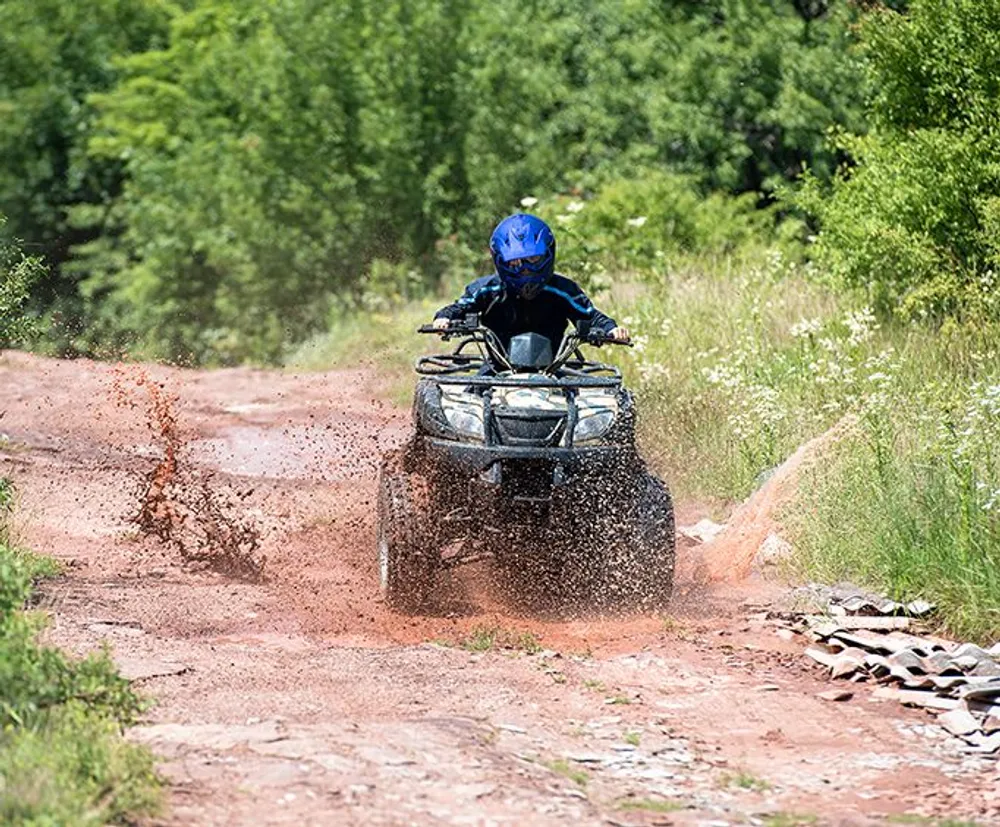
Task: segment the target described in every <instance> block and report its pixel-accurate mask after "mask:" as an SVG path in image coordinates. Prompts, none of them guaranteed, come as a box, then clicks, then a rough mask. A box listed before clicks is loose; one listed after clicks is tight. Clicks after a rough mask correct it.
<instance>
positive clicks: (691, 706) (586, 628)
mask: <svg viewBox="0 0 1000 827" xmlns="http://www.w3.org/2000/svg"><path fill="white" fill-rule="evenodd" d="M122 370H123V371H124V376H125V378H126V379H127V380H128V381H133V382H134V376H135V375H137V374H136V373H135V371H141V372H142V375H143V376H145V377H146V381H149V382H153V383H155V387H157V388H160V386H161V384H162V389H163V391H164V393H168V394H174V395H176V396H177V398H178V399H177V402H176V408H175V413H176V428H177V437H176V456H177V457H179V458H180V459H179V460H178V461H183V462H186V463H188V464H189V467H191V468H193V469H194V470H195V471H196V472H197V475H198V478H199V479H201V480H202V481H205V480H209V481H210V482H209V484H210V485H211V490H212V491H213V493H214V494H215V495H217V496H219V497H220V498H221V501H222V502H225V503H226V504H227V507H232V508H233V509H234V510H233V512H232V514H234V515H235V516H237V517H238V518H239V519H240V520H243V521H247V522H249V523H251V524H252V525H253V526H254V529H255V530H256V531H257V532H258V533H259V548H258V551H259V553H260V554H262V555H266V557H267V566H266V568H265V570H264V573H263V578H262V579H261V580H259V581H257V582H244V581H241V580H238V579H232V578H231V577H227V576H224V575H220V574H219V573H217V572H215V571H212V570H211V569H210V568H206V567H205V566H204V565H201V564H200V563H201V562H203V561H195V563H196V564H195V565H193V566H192V565H191V563H190V561H185V560H184V559H183V558H182V556H181V555H180V554H179V553H178V550H177V548H176V547H172V546H171V545H170V544H169V543H167V544H164V543H162V542H161V541H160V539H159V538H157V537H145V536H143V535H142V534H141V533H140V532H138V531H137V530H136V526H135V525H134V524H133V523H132V522H130V519H129V518H130V517H132V516H134V515H135V513H136V510H137V505H138V500H137V498H136V487H135V484H136V482H137V481H141V480H143V479H148V475H150V474H151V473H153V469H156V468H158V467H162V463H163V462H164V460H165V459H166V456H167V453H168V452H167V451H166V450H165V449H164V447H163V446H162V445H158V444H157V442H156V440H154V439H152V438H151V435H150V431H149V428H148V422H147V421H145V417H144V416H143V415H142V412H143V410H144V406H143V405H139V406H136V407H135V408H123V407H121V406H119V405H116V404H115V397H114V385H115V380H116V376H117V379H118V381H119V383H120V382H121V380H122V373H121V371H122ZM377 391H378V388H377V385H376V381H375V377H374V375H373V374H372V373H371V372H368V371H364V370H357V371H352V372H339V373H332V374H313V375H300V376H295V375H291V374H283V373H279V372H273V371H259V370H250V369H233V370H220V371H211V372H209V371H205V372H201V371H184V370H178V369H173V368H165V367H160V366H145V367H143V368H135V367H127V368H123V369H119V371H118V373H117V374H116V372H115V370H114V369H113V368H112V367H110V366H107V365H101V364H96V363H90V362H86V361H78V362H72V363H69V362H61V361H57V360H46V359H40V358H36V357H29V356H24V355H21V354H11V353H6V354H2V355H0V409H4V410H6V412H7V413H6V416H5V418H4V419H3V420H2V423H0V424H2V430H3V431H4V433H6V434H7V439H6V441H5V442H4V447H3V448H2V449H0V474H11V475H13V476H14V477H15V478H16V480H17V482H18V485H19V487H20V491H21V502H20V512H19V513H20V515H21V520H20V531H21V534H22V536H23V537H24V539H25V540H26V541H27V543H28V544H30V545H31V546H32V547H33V548H35V549H36V550H37V551H40V552H43V553H50V554H53V555H55V556H57V557H59V558H61V559H63V560H65V561H67V562H68V563H69V565H68V568H67V572H66V574H65V575H64V576H63V577H62V578H61V579H60V580H59V581H56V582H54V583H51V584H49V585H47V586H46V587H45V606H46V607H47V608H49V609H50V610H51V611H53V613H54V625H53V627H52V628H51V630H50V632H49V637H50V638H51V639H52V640H53V641H54V642H55V643H58V644H59V645H63V646H66V647H68V648H70V649H71V650H74V651H85V650H87V649H89V648H93V647H94V646H96V645H99V644H100V643H102V642H106V643H108V644H109V645H110V646H111V647H112V649H113V651H114V653H115V656H116V658H117V659H118V660H119V662H120V663H121V664H122V666H123V668H124V669H125V671H126V673H127V674H129V675H130V676H131V677H133V678H134V679H135V680H137V681H138V685H139V686H140V688H142V689H143V690H144V691H147V692H148V693H150V694H151V695H152V696H154V697H155V698H156V699H157V703H156V706H155V707H154V708H153V709H152V710H151V711H150V713H149V715H150V719H149V722H148V724H147V725H146V726H143V727H140V728H138V729H137V730H135V731H134V732H133V734H132V737H135V738H137V739H139V740H143V741H145V742H147V743H149V744H150V745H151V746H152V747H153V748H154V749H155V750H156V751H157V752H158V753H159V754H160V755H161V756H163V758H164V763H163V771H164V773H165V774H166V776H167V777H168V778H169V780H170V781H171V788H170V805H171V810H170V813H169V814H168V815H167V816H166V817H165V818H164V823H169V824H177V825H180V824H211V825H215V824H219V825H222V824H261V823H267V824H272V823H273V824H386V825H396V824H419V825H423V824H468V823H476V824H479V823H482V824H486V823H494V824H527V823H531V824H564V823H566V822H567V821H569V820H571V819H572V820H574V821H576V822H579V823H580V824H607V823H609V820H610V822H611V823H619V824H638V825H641V824H653V823H664V822H663V818H664V816H663V814H662V813H659V814H658V813H657V812H656V811H654V810H653V809H643V807H644V806H645V805H647V804H649V802H661V803H662V802H672V803H671V805H670V806H671V807H673V805H674V804H676V805H677V806H678V807H680V808H681V809H679V810H677V811H676V812H672V813H670V815H669V819H670V820H671V822H672V823H675V824H705V823H708V822H718V823H720V824H721V823H722V822H725V823H727V824H730V823H731V824H742V823H752V822H751V820H752V819H754V818H756V819H757V820H758V821H761V820H762V818H763V816H762V814H767V813H775V812H779V811H780V812H785V813H806V814H813V815H815V816H816V817H817V822H816V823H819V824H878V823H883V817H884V816H885V815H886V814H891V813H900V812H923V813H926V814H928V815H933V814H948V815H950V816H953V817H954V816H958V815H964V816H966V817H971V816H977V815H978V816H980V817H982V816H983V815H984V814H986V813H990V812H992V810H990V809H989V808H990V807H991V806H993V805H991V804H990V803H989V802H988V801H987V800H986V799H984V798H983V795H982V792H983V790H984V789H988V788H989V785H990V784H991V783H993V784H995V783H996V782H997V781H1000V778H997V777H996V776H995V775H989V770H988V769H984V768H983V767H982V766H979V765H976V766H973V765H971V764H968V763H967V762H966V759H964V758H963V757H961V756H958V755H954V754H952V753H951V752H949V751H948V745H947V744H946V743H939V742H937V741H934V740H932V739H927V738H924V737H922V736H920V735H919V732H920V729H919V728H920V726H922V722H923V718H922V717H921V716H920V715H919V714H917V713H912V712H906V711H899V712H898V713H897V712H896V710H895V709H893V710H892V714H887V710H886V707H885V706H883V705H881V704H870V703H867V704H866V703H864V702H860V701H859V702H858V703H851V704H848V705H832V704H826V703H824V702H822V701H820V700H818V699H817V698H816V697H815V695H816V693H817V692H818V691H820V690H822V689H823V688H825V684H824V683H823V681H822V679H821V677H819V676H817V675H816V674H815V673H812V672H810V671H809V670H808V669H807V668H804V667H803V666H802V661H801V658H800V648H801V647H800V645H799V644H798V643H796V642H787V641H783V640H780V639H778V638H776V637H775V636H774V635H773V634H772V633H771V631H770V629H768V628H767V627H766V625H764V624H761V623H759V622H758V621H757V620H755V619H754V617H755V613H757V612H760V611H761V609H762V607H764V606H766V604H767V601H768V600H769V599H770V596H771V594H770V592H769V591H768V589H769V588H771V587H768V586H767V585H766V584H762V583H758V582H744V583H737V584H728V585H725V586H712V587H706V586H704V585H702V584H700V583H699V582H698V580H697V578H696V577H695V576H694V572H696V571H697V570H698V565H697V563H698V561H697V559H696V557H695V555H694V553H693V550H692V549H690V548H688V549H684V548H682V549H681V550H680V553H681V559H680V562H681V567H680V572H679V577H678V590H679V593H680V599H679V600H678V601H677V605H676V606H675V608H674V610H673V611H672V612H671V616H670V617H669V618H667V619H666V620H664V619H662V618H656V617H631V618H581V619H578V620H573V621H555V620H548V619H545V618H539V617H535V616H529V615H525V614H522V613H518V612H515V611H512V610H511V609H509V608H508V607H506V606H505V605H504V604H503V603H501V602H498V601H497V600H495V599H494V598H492V597H491V596H490V594H489V592H488V590H485V589H483V588H482V587H481V586H482V582H483V579H484V576H485V573H484V571H483V570H482V569H477V568H475V567H470V568H468V569H466V570H456V571H455V572H454V574H451V575H449V578H448V580H447V582H445V583H444V584H443V587H444V588H443V591H442V594H443V597H442V599H441V601H440V602H439V605H438V606H437V609H436V611H435V612H433V613H431V614H429V615H425V616H419V617H405V616H400V615H395V614H393V613H391V612H389V611H387V610H386V609H385V608H384V607H383V606H382V605H381V602H380V600H379V598H378V587H377V577H376V572H375V560H374V550H373V545H374V543H373V541H374V526H373V512H374V508H373V496H374V480H375V470H376V464H377V461H378V457H379V456H380V453H381V451H383V450H385V449H386V448H388V447H391V446H393V445H395V444H398V443H399V442H400V441H401V440H402V439H403V438H404V436H405V433H406V417H405V414H403V413H402V412H400V411H398V410H395V409H392V408H389V407H387V406H385V405H383V404H381V403H379V402H378V401H377V396H378V393H377ZM227 492H229V493H227ZM237 492H238V493H239V494H240V495H245V496H239V497H237V499H236V500H231V499H229V494H233V495H235V494H236V493H237ZM685 572H686V574H685ZM778 591H780V590H778ZM483 627H490V628H493V629H497V630H502V631H507V632H509V633H510V635H509V638H508V639H509V640H513V641H515V644H514V646H513V648H507V649H500V650H491V651H485V652H479V651H470V650H469V649H467V648H463V646H462V645H461V644H462V643H463V641H467V640H469V639H470V636H474V635H475V633H476V630H477V629H481V628H483ZM524 633H529V634H530V635H531V636H532V637H531V640H537V641H538V642H539V644H540V646H541V647H542V650H541V651H525V649H524V647H521V648H518V647H517V644H516V641H517V640H518V637H517V636H518V635H523V634H524ZM442 643H443V644H444V645H442ZM529 649H532V650H533V647H529ZM762 686H777V687H778V688H777V689H775V690H773V691H762V690H761V688H760V687H762ZM859 694H862V693H859ZM914 733H917V734H914ZM746 778H753V779H759V780H760V782H761V783H760V784H756V785H755V784H751V785H750V786H749V788H747V787H745V786H741V785H740V784H741V782H740V781H739V779H744V780H745V779H746ZM734 779H736V780H735V781H734ZM984 779H986V780H985V782H984ZM629 805H635V806H634V807H630V808H628V809H622V807H623V806H626V807H628V806H629ZM657 819H659V821H657ZM790 823H795V822H794V821H792V822H790Z"/></svg>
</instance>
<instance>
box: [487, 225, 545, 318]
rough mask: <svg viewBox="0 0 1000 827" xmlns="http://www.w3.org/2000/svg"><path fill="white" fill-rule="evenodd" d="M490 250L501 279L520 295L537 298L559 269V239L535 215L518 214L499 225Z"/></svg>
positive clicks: (526, 297) (520, 296) (492, 237)
mask: <svg viewBox="0 0 1000 827" xmlns="http://www.w3.org/2000/svg"><path fill="white" fill-rule="evenodd" d="M490 253H491V254H492V255H493V264H494V266H495V267H496V270H497V274H498V275H499V276H500V279H501V281H503V283H504V285H505V286H506V287H507V288H508V289H510V290H511V291H513V292H514V294H515V295H516V296H518V297H519V298H523V299H533V298H534V297H535V296H537V295H538V293H539V291H540V290H541V289H542V287H543V286H544V285H545V283H546V282H547V281H548V280H549V279H550V278H552V274H553V273H554V272H555V264H556V238H555V236H554V235H553V234H552V230H551V229H549V225H548V224H546V223H545V222H544V221H542V219H540V218H538V217H537V216H534V215H529V214H527V213H516V214H514V215H511V216H508V217H507V218H505V219H504V220H503V221H501V222H500V223H499V224H497V226H496V229H495V230H493V235H492V236H490Z"/></svg>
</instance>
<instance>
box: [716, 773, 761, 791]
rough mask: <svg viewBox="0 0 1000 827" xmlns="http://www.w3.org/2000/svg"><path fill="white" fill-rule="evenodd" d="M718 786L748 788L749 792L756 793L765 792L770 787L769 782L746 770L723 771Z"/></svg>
mask: <svg viewBox="0 0 1000 827" xmlns="http://www.w3.org/2000/svg"><path fill="white" fill-rule="evenodd" d="M719 786H720V787H735V788H736V789H739V790H748V791H750V792H757V793H762V792H767V791H768V790H770V789H771V784H770V782H768V781H765V780H764V779H763V778H759V777H757V776H756V775H754V774H753V773H750V772H747V771H746V770H739V771H737V772H731V773H724V774H723V775H722V776H720V778H719Z"/></svg>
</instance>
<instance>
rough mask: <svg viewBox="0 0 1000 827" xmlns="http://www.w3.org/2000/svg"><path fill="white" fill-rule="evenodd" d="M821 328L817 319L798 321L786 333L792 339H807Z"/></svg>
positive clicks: (821, 325)
mask: <svg viewBox="0 0 1000 827" xmlns="http://www.w3.org/2000/svg"><path fill="white" fill-rule="evenodd" d="M822 328H823V323H822V322H821V321H820V320H819V319H799V321H797V322H796V323H795V324H793V325H792V327H791V329H790V330H789V331H788V332H789V333H790V334H791V335H792V338H793V339H807V338H810V337H812V336H815V335H816V334H817V333H819V332H820V330H821V329H822Z"/></svg>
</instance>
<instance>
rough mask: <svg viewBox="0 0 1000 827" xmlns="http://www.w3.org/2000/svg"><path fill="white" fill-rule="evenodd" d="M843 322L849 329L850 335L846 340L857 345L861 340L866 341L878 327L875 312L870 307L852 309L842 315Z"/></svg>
mask: <svg viewBox="0 0 1000 827" xmlns="http://www.w3.org/2000/svg"><path fill="white" fill-rule="evenodd" d="M844 324H845V325H847V329H848V331H850V336H849V338H848V340H847V341H848V344H850V345H859V344H861V343H862V342H867V341H868V340H869V339H870V338H871V337H872V334H873V333H874V332H875V331H876V330H877V329H878V322H877V321H876V320H875V313H874V312H873V311H872V309H871V308H870V307H862V308H861V309H860V310H852V311H851V312H850V313H848V314H847V315H846V316H845V317H844Z"/></svg>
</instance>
